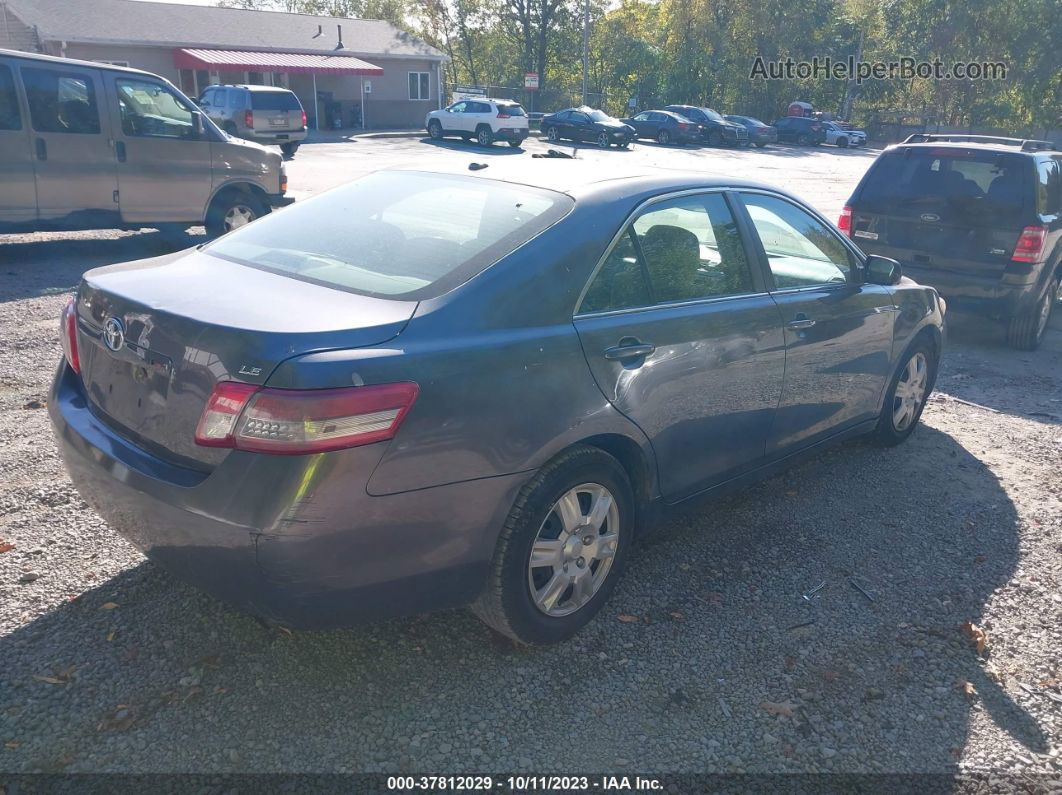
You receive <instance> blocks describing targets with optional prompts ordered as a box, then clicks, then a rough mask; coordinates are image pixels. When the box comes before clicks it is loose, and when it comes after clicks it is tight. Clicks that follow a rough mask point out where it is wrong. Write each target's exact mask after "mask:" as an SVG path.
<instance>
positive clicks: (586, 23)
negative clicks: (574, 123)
mask: <svg viewBox="0 0 1062 795" xmlns="http://www.w3.org/2000/svg"><path fill="white" fill-rule="evenodd" d="M583 104H584V105H589V104H590V0H585V2H584V3H583Z"/></svg>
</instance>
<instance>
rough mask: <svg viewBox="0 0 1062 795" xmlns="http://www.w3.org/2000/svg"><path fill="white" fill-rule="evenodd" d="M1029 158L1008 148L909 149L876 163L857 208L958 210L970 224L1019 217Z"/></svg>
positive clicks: (908, 213)
mask: <svg viewBox="0 0 1062 795" xmlns="http://www.w3.org/2000/svg"><path fill="white" fill-rule="evenodd" d="M1027 171H1028V158H1026V157H1024V156H1022V155H1016V154H1011V153H1009V152H991V151H974V150H963V149H958V150H955V151H952V150H948V149H943V148H938V149H931V148H926V149H907V150H901V151H897V152H887V153H885V154H884V155H882V156H881V157H879V158H878V160H877V161H876V162H875V163H874V165H873V166H872V167H871V169H870V173H869V174H868V175H867V178H866V182H864V184H863V187H862V189H861V190H860V192H859V197H858V199H857V202H858V204H859V209H862V210H867V211H869V212H881V213H887V214H893V215H906V216H917V215H919V214H921V213H924V212H926V211H927V210H933V211H934V212H940V211H941V210H947V211H948V213H949V217H951V216H953V215H954V214H955V213H958V214H959V215H960V216H963V217H964V219H965V220H966V221H967V222H969V223H976V222H978V221H979V220H987V219H989V218H991V219H992V220H1020V216H1021V213H1022V210H1023V208H1024V206H1025V201H1026V196H1027V195H1028V194H1029V187H1031V186H1029V185H1028V183H1027V179H1026V173H1027Z"/></svg>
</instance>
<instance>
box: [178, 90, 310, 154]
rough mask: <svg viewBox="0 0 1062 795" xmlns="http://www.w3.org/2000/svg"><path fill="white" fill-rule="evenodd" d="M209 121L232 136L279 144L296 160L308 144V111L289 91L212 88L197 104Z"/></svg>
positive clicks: (202, 95) (205, 91) (281, 148)
mask: <svg viewBox="0 0 1062 795" xmlns="http://www.w3.org/2000/svg"><path fill="white" fill-rule="evenodd" d="M197 104H198V105H199V107H201V108H202V109H203V112H204V113H206V114H207V115H208V116H209V117H210V120H211V121H213V122H214V123H215V124H216V125H218V127H220V128H221V129H223V130H224V131H225V132H227V133H228V134H229V135H232V136H235V137H236V138H243V139H245V140H248V141H255V142H257V143H260V144H277V145H278V146H279V147H280V151H281V152H283V153H284V155H285V157H294V156H295V152H296V151H297V150H298V148H299V144H300V143H301V142H302V141H304V140H306V111H305V110H303V108H302V103H301V102H300V101H299V98H298V97H297V96H295V93H294V92H292V91H288V90H287V89H286V88H278V87H276V86H258V85H232V86H229V85H226V86H210V87H208V88H206V89H205V90H204V91H203V93H202V94H200V95H199V99H198V101H197Z"/></svg>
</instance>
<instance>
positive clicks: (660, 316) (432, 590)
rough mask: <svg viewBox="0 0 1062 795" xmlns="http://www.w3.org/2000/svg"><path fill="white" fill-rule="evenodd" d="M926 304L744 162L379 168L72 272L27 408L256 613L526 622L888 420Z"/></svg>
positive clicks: (923, 356)
mask: <svg viewBox="0 0 1062 795" xmlns="http://www.w3.org/2000/svg"><path fill="white" fill-rule="evenodd" d="M462 166H463V164H462ZM506 168H511V169H512V170H511V171H506V170H505V169H506ZM529 299H533V300H529ZM943 312H944V307H943V302H942V301H940V300H939V299H938V297H937V294H936V292H935V291H934V290H933V289H932V288H929V287H922V286H919V285H918V284H915V283H914V282H912V281H910V280H907V279H902V278H901V277H900V274H899V266H898V265H897V264H896V262H895V261H894V260H888V259H884V258H880V257H867V256H865V255H864V254H863V253H862V252H861V251H860V250H859V249H858V248H857V247H856V246H855V245H854V244H853V243H852V242H851V241H850V240H848V239H847V238H845V237H844V236H843V235H841V234H840V233H839V232H838V231H837V230H836V229H835V228H834V227H833V226H832V225H831V224H830V223H829V222H827V221H826V220H825V219H823V218H822V216H820V215H819V214H818V213H816V212H815V211H813V210H811V209H810V208H809V207H808V206H807V205H805V204H803V203H802V202H801V201H799V200H798V199H796V198H794V197H792V196H790V195H788V194H786V193H783V192H782V191H780V190H776V189H774V188H770V187H766V186H763V185H756V184H752V183H745V182H740V181H735V180H729V179H719V178H713V177H710V176H703V175H696V174H689V173H682V172H677V171H676V172H669V173H666V174H664V173H660V172H657V173H653V174H648V175H626V176H624V175H622V174H618V173H616V171H615V169H612V170H609V171H607V172H601V169H600V164H595V163H581V162H579V161H572V160H568V159H563V160H561V159H557V160H534V161H530V160H529V161H527V162H526V163H522V164H521V163H517V164H512V165H511V166H507V165H505V164H500V163H497V162H495V163H492V164H491V166H490V168H489V169H486V170H484V171H480V172H477V173H475V174H470V173H469V172H467V171H460V170H455V173H453V174H443V173H426V172H418V171H384V172H378V173H375V174H371V175H369V176H367V177H364V178H361V179H358V180H356V181H354V182H351V183H349V184H347V185H345V186H343V187H340V188H337V189H335V190H333V191H330V192H328V193H325V194H322V195H320V196H317V197H313V198H310V199H307V200H305V201H302V202H299V203H297V204H295V205H293V206H291V207H289V208H286V209H284V210H282V211H280V212H277V213H274V214H272V215H269V216H267V217H265V218H263V219H261V220H259V221H257V222H255V223H253V224H249V225H247V226H245V227H242V228H240V229H237V230H235V231H233V232H230V233H229V234H227V235H225V236H224V237H222V238H220V239H219V240H216V241H215V242H213V243H210V244H207V245H205V246H202V247H199V248H198V249H191V250H188V251H182V252H177V253H175V254H170V255H166V256H163V257H157V258H155V259H150V260H144V261H141V262H133V263H127V264H122V265H115V266H110V267H105V268H97V269H95V270H90V271H88V272H87V273H86V274H85V275H84V277H83V279H82V281H81V284H80V285H79V287H78V288H77V291H76V294H75V296H74V297H73V298H72V299H71V301H70V303H69V305H68V306H67V308H66V310H65V311H64V313H63V320H62V331H63V343H64V349H65V356H64V358H63V360H62V362H61V363H60V365H59V368H58V370H57V373H56V376H55V380H54V383H53V386H52V390H51V395H50V399H49V400H48V409H49V412H50V415H51V419H52V422H53V425H54V428H55V435H56V439H57V442H58V446H59V449H60V451H61V455H62V458H63V460H64V462H65V465H66V467H67V469H68V471H69V473H70V476H71V478H72V479H73V482H74V484H75V485H76V487H77V489H78V491H79V492H80V493H81V495H82V496H83V497H84V499H85V500H86V501H87V502H89V503H90V504H91V505H92V506H93V507H94V508H95V509H96V510H97V511H98V512H99V513H100V514H101V515H102V516H103V517H104V518H105V519H106V520H107V521H108V522H109V524H110V526H111V527H112V528H113V529H114V530H115V531H117V532H119V533H121V534H122V535H123V536H125V537H126V538H128V539H129V540H130V541H131V542H132V543H134V544H135V545H136V546H138V547H139V548H140V549H142V550H143V551H144V552H145V553H146V554H147V555H148V556H149V557H150V558H151V559H152V560H154V561H156V562H157V563H158V564H160V565H162V566H164V567H166V568H168V569H170V570H172V571H173V572H175V573H176V574H177V575H178V576H180V577H182V578H184V579H186V580H189V581H191V582H193V583H196V584H198V585H199V586H200V587H202V588H204V589H206V590H208V591H210V592H212V593H214V594H216V595H218V596H219V597H221V598H223V599H226V600H228V601H230V602H232V603H233V604H236V605H239V606H241V607H242V608H244V609H246V610H249V611H252V612H254V613H256V614H258V615H260V616H263V617H264V618H266V619H267V620H270V621H280V622H284V623H286V624H292V625H299V626H308V627H315V626H316V627H323V626H333V625H343V624H348V623H351V622H355V621H359V620H365V619H375V618H380V617H384V616H395V615H403V614H412V613H417V612H421V611H425V610H435V609H442V608H446V607H453V606H458V605H471V606H472V608H473V610H474V611H475V612H476V613H477V614H478V615H479V616H480V617H481V618H482V619H483V620H484V621H485V622H486V623H487V624H489V625H490V626H491V627H493V628H495V629H496V630H498V631H499V632H502V633H505V634H507V635H509V636H511V637H513V638H516V639H518V640H520V641H523V642H526V643H549V642H557V641H561V640H564V639H566V638H568V637H570V636H571V635H572V634H574V633H575V632H576V631H578V630H579V629H580V628H581V627H582V626H583V625H584V624H586V623H587V622H588V621H589V620H590V619H591V618H592V617H593V616H594V614H595V613H597V612H598V611H599V610H600V609H601V607H602V605H603V604H604V603H605V601H606V600H607V599H608V597H609V595H610V594H611V593H612V591H613V589H614V588H615V586H616V581H617V580H618V579H619V577H620V575H621V573H622V571H623V568H624V566H625V565H626V564H627V563H628V561H629V560H631V558H632V557H633V554H632V553H633V542H634V540H635V538H636V536H637V533H638V532H639V525H640V524H641V523H643V522H645V521H647V517H651V516H652V515H653V514H654V512H655V511H656V510H658V509H659V508H661V507H662V506H665V505H674V504H677V503H681V502H684V501H685V500H688V499H689V498H691V497H694V496H698V495H707V494H711V493H715V492H722V491H724V490H726V489H729V487H731V486H733V485H735V484H738V483H742V482H747V481H752V480H755V479H757V478H760V477H762V476H764V475H765V474H766V473H768V472H770V471H772V469H773V468H774V465H776V464H781V463H783V462H784V461H786V460H790V459H792V458H793V457H794V455H795V454H796V453H799V452H802V451H807V450H810V449H812V448H821V447H822V446H823V445H824V444H826V443H831V442H837V441H840V440H842V439H845V438H849V437H852V436H855V435H858V434H872V435H873V436H874V438H876V439H877V440H878V441H879V442H881V443H882V444H885V445H894V444H898V443H900V442H902V441H903V440H904V439H906V438H907V437H908V436H909V435H910V434H911V433H912V431H914V429H915V427H916V425H917V423H918V419H919V416H920V414H921V412H922V409H923V407H924V406H925V403H926V399H927V397H928V396H929V394H930V391H931V390H932V388H933V383H934V378H935V375H936V371H937V362H938V361H939V356H940V349H941V329H942V325H943Z"/></svg>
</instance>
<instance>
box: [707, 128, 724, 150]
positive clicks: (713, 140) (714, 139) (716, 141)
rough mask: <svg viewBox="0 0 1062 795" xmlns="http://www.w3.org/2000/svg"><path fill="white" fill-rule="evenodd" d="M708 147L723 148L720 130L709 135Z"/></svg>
mask: <svg viewBox="0 0 1062 795" xmlns="http://www.w3.org/2000/svg"><path fill="white" fill-rule="evenodd" d="M708 145H709V146H722V145H723V134H722V133H721V132H719V131H718V130H712V131H711V132H710V133H708Z"/></svg>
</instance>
